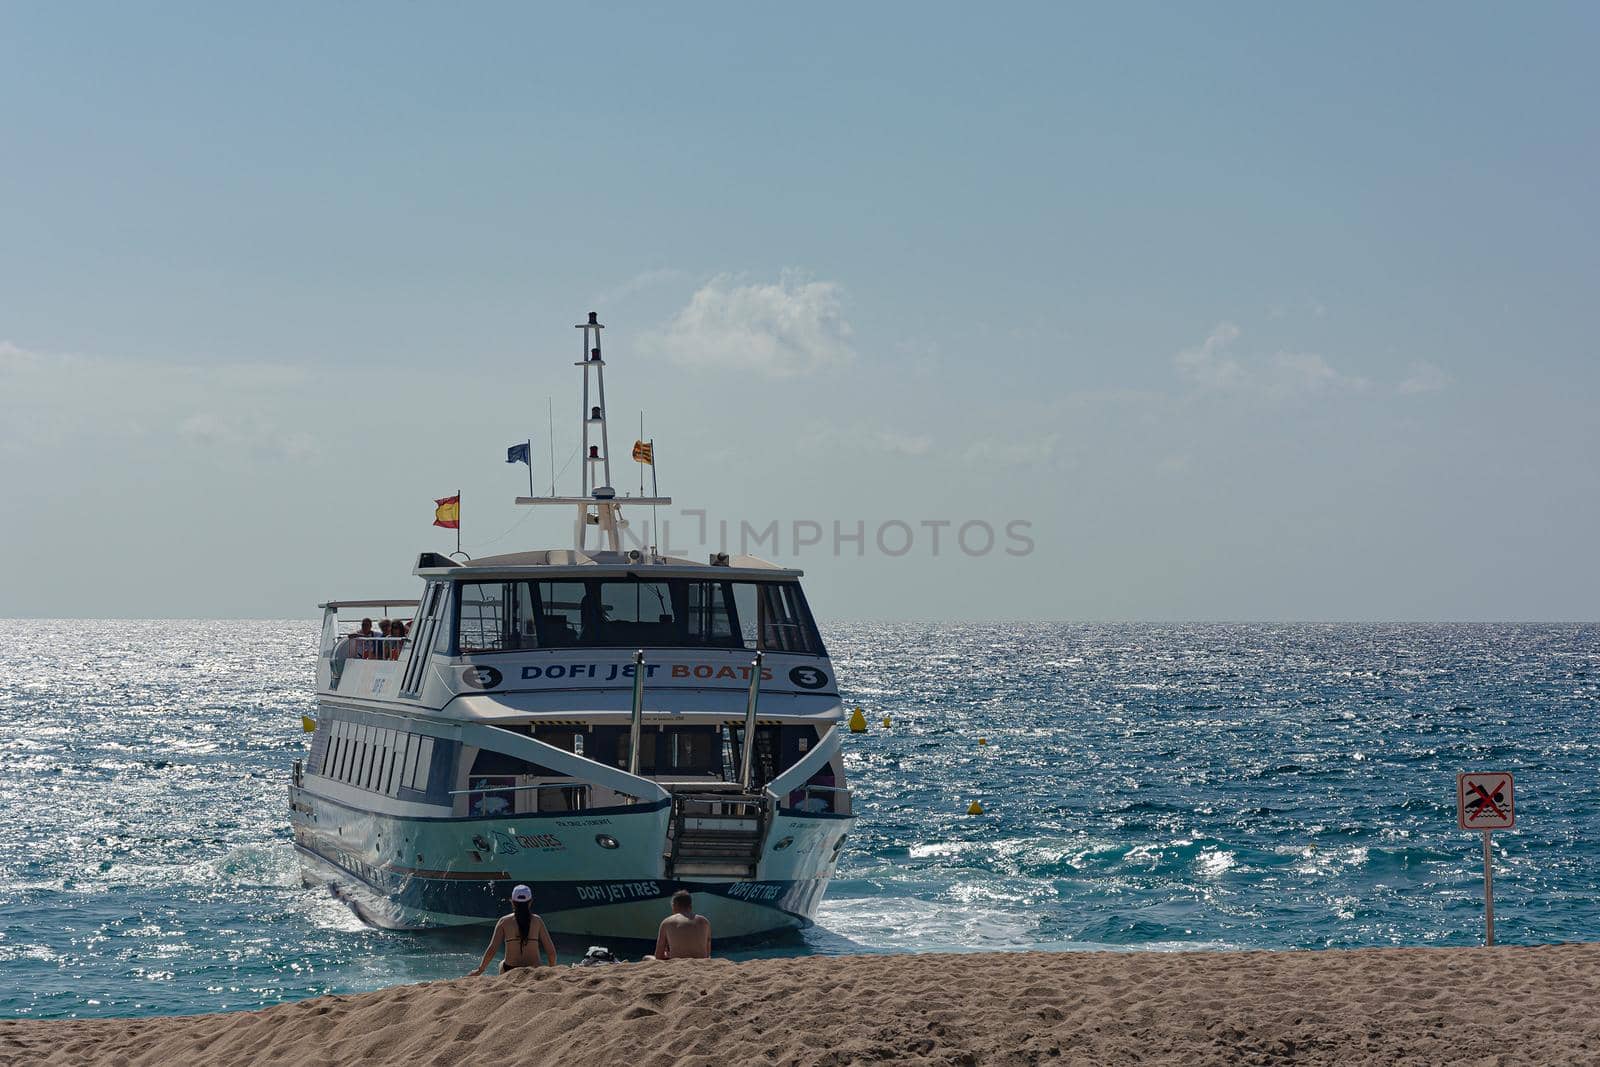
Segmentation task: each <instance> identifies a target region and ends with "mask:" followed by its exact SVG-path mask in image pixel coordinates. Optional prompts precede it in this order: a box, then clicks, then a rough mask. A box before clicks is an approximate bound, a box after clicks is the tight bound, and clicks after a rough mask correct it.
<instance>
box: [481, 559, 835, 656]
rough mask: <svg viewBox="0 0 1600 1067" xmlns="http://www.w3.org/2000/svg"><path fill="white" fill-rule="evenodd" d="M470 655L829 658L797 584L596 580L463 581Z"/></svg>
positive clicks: (684, 579)
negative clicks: (695, 651)
mask: <svg viewBox="0 0 1600 1067" xmlns="http://www.w3.org/2000/svg"><path fill="white" fill-rule="evenodd" d="M456 629H457V634H458V635H459V636H458V646H457V647H458V648H459V649H460V651H461V652H462V653H464V654H472V653H479V652H502V651H507V650H512V649H523V648H575V647H582V648H652V647H653V648H747V649H755V648H764V649H767V650H769V651H773V652H795V653H802V654H811V655H822V654H823V648H822V642H821V640H820V639H819V638H818V636H817V630H816V624H815V623H814V622H813V621H812V618H811V612H810V610H809V609H808V608H807V607H806V601H805V596H804V594H802V593H801V591H800V586H799V585H798V584H797V583H795V582H733V581H708V580H704V579H690V578H653V579H646V578H590V579H586V580H582V581H575V580H563V581H552V582H463V583H461V585H460V590H459V592H458V596H457V627H456Z"/></svg>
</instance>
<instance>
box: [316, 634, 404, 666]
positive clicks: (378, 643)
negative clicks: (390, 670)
mask: <svg viewBox="0 0 1600 1067" xmlns="http://www.w3.org/2000/svg"><path fill="white" fill-rule="evenodd" d="M410 640H411V638H409V637H384V636H382V635H380V634H373V635H372V636H371V637H364V636H362V635H361V634H346V635H345V636H344V637H341V638H340V639H339V642H338V643H337V644H336V645H334V646H333V655H332V657H331V658H332V659H335V660H352V659H377V660H385V659H399V658H400V653H401V652H403V651H404V650H405V647H406V642H408V641H410ZM341 651H342V652H343V653H344V655H340V652H341Z"/></svg>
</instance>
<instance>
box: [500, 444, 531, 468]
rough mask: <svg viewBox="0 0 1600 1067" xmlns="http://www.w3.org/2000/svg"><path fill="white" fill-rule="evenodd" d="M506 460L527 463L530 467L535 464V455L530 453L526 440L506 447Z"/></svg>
mask: <svg viewBox="0 0 1600 1067" xmlns="http://www.w3.org/2000/svg"><path fill="white" fill-rule="evenodd" d="M506 462H507V463H526V464H527V465H528V466H530V467H531V466H533V457H531V456H529V455H528V446H527V443H526V442H524V443H523V444H520V445H512V446H511V447H510V448H508V449H506Z"/></svg>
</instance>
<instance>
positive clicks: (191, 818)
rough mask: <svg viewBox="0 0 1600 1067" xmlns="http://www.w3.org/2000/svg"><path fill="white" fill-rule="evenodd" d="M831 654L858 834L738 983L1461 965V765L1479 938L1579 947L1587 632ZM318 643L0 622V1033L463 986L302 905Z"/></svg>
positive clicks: (1593, 773) (1590, 788) (1530, 629)
mask: <svg viewBox="0 0 1600 1067" xmlns="http://www.w3.org/2000/svg"><path fill="white" fill-rule="evenodd" d="M825 636H826V637H827V639H828V643H829V645H830V648H831V650H832V652H833V654H834V656H835V659H836V662H837V665H838V668H839V674H840V677H841V680H842V685H843V687H844V689H845V691H846V695H847V700H848V702H849V703H850V704H859V705H861V706H862V707H863V708H864V709H865V711H866V714H867V717H868V720H869V722H870V724H871V729H870V730H869V732H867V733H865V734H861V735H856V736H852V737H851V738H850V739H849V741H848V752H849V766H850V773H851V775H852V779H853V785H854V787H855V790H856V795H857V804H858V810H859V812H860V814H861V816H862V818H861V821H860V825H859V827H858V829H857V831H856V833H855V834H854V836H853V837H852V839H851V843H850V845H849V846H848V847H847V849H846V852H845V856H844V859H843V864H842V869H841V871H840V875H839V878H838V879H837V880H836V881H835V882H834V884H833V886H832V888H831V889H830V890H829V892H828V896H827V899H826V901H825V902H824V904H823V906H822V909H821V914H820V921H819V924H818V926H817V927H816V928H815V929H812V930H810V931H807V932H806V933H804V934H803V935H797V936H794V937H792V938H790V939H788V940H785V941H781V942H777V943H774V944H772V945H769V946H765V947H762V948H759V949H756V950H753V951H752V952H749V953H746V954H747V955H749V954H799V953H852V952H883V951H895V952H898V951H910V950H938V951H969V950H994V949H1022V948H1045V949H1059V950H1072V949H1095V948H1112V949H1119V950H1160V951H1169V950H1182V949H1310V948H1325V947H1352V946H1363V945H1429V944H1438V945H1468V944H1473V943H1475V942H1477V941H1478V940H1479V939H1480V938H1481V936H1482V921H1483V916H1482V898H1481V894H1482V858H1481V841H1480V839H1479V838H1478V837H1477V836H1476V835H1474V834H1470V833H1466V832H1463V831H1461V830H1459V829H1457V828H1456V822H1455V801H1454V784H1455V775H1456V772H1457V771H1460V770H1471V769H1488V770H1510V771H1513V772H1514V773H1515V774H1516V800H1517V810H1518V820H1519V823H1518V828H1517V829H1516V830H1514V831H1510V832H1505V833H1500V834H1497V835H1495V838H1494V844H1495V853H1496V859H1495V863H1496V872H1497V873H1496V886H1495V888H1496V919H1497V932H1498V935H1499V939H1500V940H1501V941H1502V942H1506V943H1520V944H1531V943H1539V942H1551V941H1573V940H1591V941H1592V940H1600V891H1597V890H1600V730H1597V728H1596V718H1597V716H1600V626H1594V625H1558V626H1531V625H1529V626H1510V625H1505V626H1502V625H1472V626H1417V625H1258V626H1253V625H1170V626H1153V625H1035V624H1029V625H1022V624H1005V625H961V626H924V625H877V624H874V625H847V626H835V627H833V628H832V629H831V630H829V631H828V632H827V634H826V635H825ZM315 638H316V626H315V625H314V624H312V623H308V622H303V621H292V622H259V621H243V622H215V621H208V622H173V621H145V622H129V621H114V622H112V621H79V622H71V621H0V810H3V812H4V815H3V817H0V1017H16V1016H28V1017H56V1016H107V1015H111V1016H115V1015H144V1014H151V1013H169V1012H200V1011H215V1010H222V1009H235V1008H255V1007H259V1006H262V1005H266V1004H272V1003H276V1002H279V1001H284V1000H293V999H296V998H301V997H309V996H315V995H317V994H321V993H328V992H348V991H360V990H368V989H374V988H378V987H380V986H386V985H390V984H393V983H397V982H411V981H419V980H424V979H431V978H439V977H445V976H455V975H460V974H462V973H463V972H465V971H466V970H467V969H469V968H470V967H471V966H472V965H473V963H474V962H475V958H476V955H477V953H478V952H479V951H480V950H481V947H482V935H481V934H480V933H478V932H473V933H470V934H461V933H434V934H404V933H393V932H382V931H377V930H372V929H368V928H367V927H365V926H363V925H362V924H361V923H360V922H358V921H356V919H355V918H354V917H352V915H351V914H350V913H349V911H347V910H346V909H345V908H344V906H343V905H341V904H340V903H338V902H337V901H336V900H334V899H332V898H331V897H330V896H328V895H327V894H326V893H325V892H322V891H316V890H311V889H306V888H303V887H302V886H301V883H300V878H299V874H298V871H297V869H296V865H295V859H294V856H293V853H292V851H291V848H290V836H289V829H288V825H287V821H286V819H285V800H286V798H285V781H286V778H287V775H288V773H289V767H290V764H291V762H292V761H293V760H294V759H295V758H296V757H297V756H299V755H301V754H302V752H303V751H304V749H305V745H306V735H304V734H303V733H302V732H301V730H300V714H301V713H302V712H307V711H310V710H312V707H313V703H312V691H311V686H312V675H311V668H312V656H313V648H314V643H315ZM885 716H888V717H889V720H890V725H889V726H888V727H887V728H885V727H884V726H883V725H882V722H881V720H882V719H883V718H884V717H885ZM980 739H982V740H986V741H987V744H980ZM974 800H976V801H978V802H979V803H981V804H982V806H983V808H984V810H985V813H984V814H982V815H968V814H967V808H968V805H969V804H970V803H971V802H972V801H974ZM570 947H572V946H564V948H570ZM576 947H577V948H578V949H579V950H581V949H582V947H583V946H582V945H579V946H576Z"/></svg>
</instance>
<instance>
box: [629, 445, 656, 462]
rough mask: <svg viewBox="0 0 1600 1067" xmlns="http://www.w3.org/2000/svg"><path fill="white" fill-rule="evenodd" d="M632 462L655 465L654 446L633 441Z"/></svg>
mask: <svg viewBox="0 0 1600 1067" xmlns="http://www.w3.org/2000/svg"><path fill="white" fill-rule="evenodd" d="M633 461H634V462H635V463H649V464H651V465H654V464H655V461H656V446H655V445H653V444H651V443H650V442H648V441H635V442H634V443H633Z"/></svg>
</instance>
